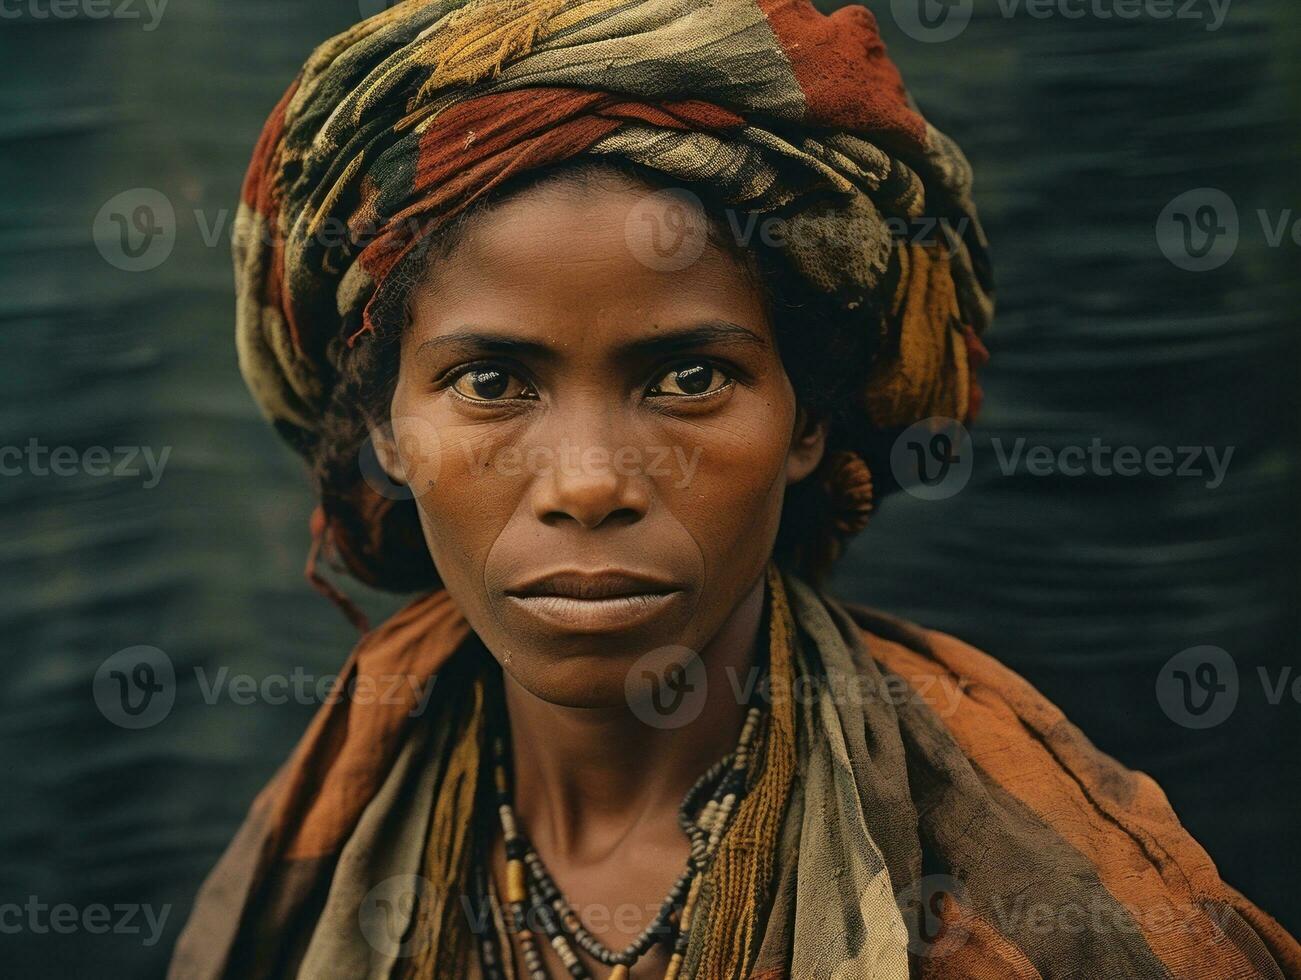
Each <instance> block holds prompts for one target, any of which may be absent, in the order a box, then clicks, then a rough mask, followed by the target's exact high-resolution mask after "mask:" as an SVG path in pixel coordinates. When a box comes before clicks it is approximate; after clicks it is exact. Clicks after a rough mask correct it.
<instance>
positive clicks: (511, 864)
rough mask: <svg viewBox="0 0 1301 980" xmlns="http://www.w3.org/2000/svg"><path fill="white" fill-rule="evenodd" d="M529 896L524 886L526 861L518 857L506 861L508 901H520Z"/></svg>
mask: <svg viewBox="0 0 1301 980" xmlns="http://www.w3.org/2000/svg"><path fill="white" fill-rule="evenodd" d="M527 897H528V889H527V888H525V887H524V862H523V861H521V860H519V859H518V858H515V859H512V860H510V861H507V862H506V901H508V902H512V903H518V902H522V901H524V899H526V898H527Z"/></svg>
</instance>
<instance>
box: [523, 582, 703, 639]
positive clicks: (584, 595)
mask: <svg viewBox="0 0 1301 980" xmlns="http://www.w3.org/2000/svg"><path fill="white" fill-rule="evenodd" d="M505 592H506V597H507V601H508V602H509V603H510V604H511V605H512V606H513V607H514V608H516V609H518V610H520V611H521V612H524V613H526V614H528V615H529V616H530V617H531V618H533V619H534V620H537V621H539V622H540V623H542V624H544V625H547V626H550V627H552V628H556V629H560V630H563V631H567V632H579V633H608V632H617V631H619V630H624V629H631V628H633V627H635V626H639V625H641V624H642V623H645V622H646V621H648V620H650V619H653V618H655V617H656V616H659V615H661V614H663V612H664V611H665V610H666V609H668V607H670V606H671V605H672V604H673V603H675V602H677V601H679V600H680V599H681V597H682V594H683V590H682V587H681V586H679V585H677V584H675V583H673V582H667V581H665V580H663V579H660V578H657V577H654V576H650V575H645V574H641V573H637V572H629V571H621V570H608V571H602V572H579V571H557V572H550V573H547V574H546V575H542V576H538V577H537V578H534V579H530V580H529V581H527V582H525V583H522V584H520V585H517V586H513V587H511V588H508V589H506V590H505Z"/></svg>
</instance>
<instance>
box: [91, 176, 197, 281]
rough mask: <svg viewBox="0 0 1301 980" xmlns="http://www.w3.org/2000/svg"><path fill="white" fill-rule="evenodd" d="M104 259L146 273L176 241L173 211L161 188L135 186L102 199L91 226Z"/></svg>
mask: <svg viewBox="0 0 1301 980" xmlns="http://www.w3.org/2000/svg"><path fill="white" fill-rule="evenodd" d="M91 235H92V237H93V238H94V239H95V247H96V248H98V249H99V254H100V255H102V256H104V261H105V262H107V263H108V264H109V265H111V266H113V267H114V268H115V269H121V270H122V271H123V272H147V271H149V270H150V269H156V268H158V266H160V265H162V264H163V263H164V262H165V261H167V257H168V256H169V255H171V254H172V247H173V246H174V245H175V244H176V211H175V209H174V208H173V207H172V202H171V201H170V200H168V199H167V196H166V195H165V194H163V193H162V191H157V190H154V188H152V187H135V188H132V189H131V190H129V191H123V192H122V193H121V194H116V195H114V196H113V197H111V198H109V199H108V200H107V201H105V202H104V206H103V207H102V208H100V209H99V213H98V214H96V215H95V222H94V224H93V225H92V226H91Z"/></svg>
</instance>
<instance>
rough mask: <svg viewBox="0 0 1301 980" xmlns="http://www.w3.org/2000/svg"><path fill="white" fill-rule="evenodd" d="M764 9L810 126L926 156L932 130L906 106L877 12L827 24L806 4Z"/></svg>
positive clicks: (845, 14) (768, 4)
mask: <svg viewBox="0 0 1301 980" xmlns="http://www.w3.org/2000/svg"><path fill="white" fill-rule="evenodd" d="M758 3H759V7H760V9H762V10H763V12H764V15H765V16H766V17H767V18H768V23H769V25H770V26H771V27H772V31H773V33H774V34H775V35H776V36H777V40H778V41H779V42H780V43H781V46H782V49H783V50H784V51H785V52H786V57H787V58H789V59H790V63H791V68H792V70H793V71H794V73H795V80H796V81H797V82H798V83H799V86H800V89H801V90H802V91H803V92H804V98H805V101H806V103H807V106H808V109H807V113H806V115H805V121H806V122H807V123H809V124H810V125H814V126H827V127H830V128H833V129H843V130H851V131H859V132H864V133H870V134H871V136H872V139H873V141H874V142H879V143H880V145H881V146H883V147H885V148H887V149H892V150H897V149H904V148H907V149H909V150H911V151H912V152H914V153H919V152H922V151H923V150H924V149H925V147H926V123H925V121H924V120H923V119H922V117H921V116H920V115H918V114H917V113H916V112H914V111H913V110H912V109H911V108H909V106H908V92H907V89H905V88H904V84H903V78H902V76H901V75H900V74H899V69H898V68H896V67H895V66H894V62H892V61H891V60H890V58H889V56H888V55H887V54H886V51H885V43H884V42H883V41H882V40H881V34H880V31H879V29H878V28H877V26H876V18H875V17H874V16H873V15H872V12H871V11H869V10H868V9H867V8H866V7H860V6H858V5H856V4H851V5H850V6H847V7H842V8H841V9H839V10H837V11H836V12H835V13H834V14H832V15H831V16H830V17H827V16H824V15H823V14H821V13H819V12H818V10H817V9H816V8H814V7H813V6H812V5H811V4H809V3H808V0H758Z"/></svg>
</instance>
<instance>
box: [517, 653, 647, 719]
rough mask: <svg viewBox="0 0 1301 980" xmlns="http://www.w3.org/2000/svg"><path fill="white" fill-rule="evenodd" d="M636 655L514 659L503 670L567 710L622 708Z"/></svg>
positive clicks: (539, 695)
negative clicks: (629, 672)
mask: <svg viewBox="0 0 1301 980" xmlns="http://www.w3.org/2000/svg"><path fill="white" fill-rule="evenodd" d="M636 660H637V657H636V655H628V656H617V657H612V656H611V655H610V654H609V652H607V653H606V654H605V655H603V656H592V655H588V654H576V655H569V656H565V657H561V658H555V657H551V656H519V657H512V658H511V662H510V663H505V662H501V661H499V662H501V663H502V670H503V671H504V672H506V673H507V674H509V675H510V677H511V679H512V680H514V681H515V683H517V684H519V686H520V687H522V688H524V690H526V691H528V692H529V693H530V694H532V695H533V696H534V697H536V698H538V699H540V700H542V701H545V702H547V703H548V704H554V705H558V706H560V707H565V708H620V707H626V706H627V704H628V695H627V678H628V671H629V670H630V669H631V667H632V665H633V663H635V662H636Z"/></svg>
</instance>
